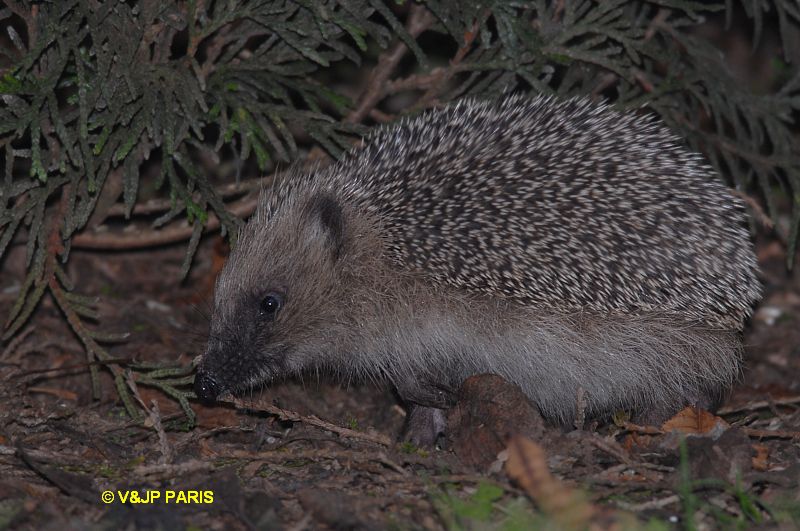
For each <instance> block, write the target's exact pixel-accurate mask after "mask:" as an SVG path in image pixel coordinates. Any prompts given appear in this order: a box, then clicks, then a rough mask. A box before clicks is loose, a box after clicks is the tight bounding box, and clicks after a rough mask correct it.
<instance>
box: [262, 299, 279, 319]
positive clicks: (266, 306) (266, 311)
mask: <svg viewBox="0 0 800 531" xmlns="http://www.w3.org/2000/svg"><path fill="white" fill-rule="evenodd" d="M282 306H283V296H281V295H280V294H279V293H269V294H267V296H266V297H264V298H263V299H261V302H260V303H259V305H258V314H259V315H260V316H261V317H265V318H267V319H274V318H275V315H276V314H277V313H278V310H280V309H281V307H282Z"/></svg>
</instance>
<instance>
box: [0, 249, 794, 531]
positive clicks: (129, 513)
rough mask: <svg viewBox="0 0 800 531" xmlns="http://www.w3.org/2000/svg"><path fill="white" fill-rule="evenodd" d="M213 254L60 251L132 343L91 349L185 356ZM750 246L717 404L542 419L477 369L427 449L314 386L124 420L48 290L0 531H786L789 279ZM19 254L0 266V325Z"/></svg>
mask: <svg viewBox="0 0 800 531" xmlns="http://www.w3.org/2000/svg"><path fill="white" fill-rule="evenodd" d="M224 247H225V246H224V244H222V243H221V240H220V239H219V237H218V236H214V235H212V236H209V237H207V238H205V239H204V241H203V243H202V244H201V248H200V251H199V252H198V254H197V257H196V258H195V264H194V266H193V268H192V270H191V274H190V277H189V278H188V279H187V280H186V281H184V282H182V283H180V284H179V283H178V282H177V279H178V277H179V270H180V266H181V263H182V260H183V248H182V247H180V246H170V247H164V248H161V249H158V250H155V251H153V250H150V251H148V252H126V253H97V252H94V253H90V252H79V251H73V253H72V256H71V258H70V261H69V266H68V271H69V274H70V275H71V277H72V279H73V281H74V282H75V284H76V286H79V287H80V289H81V290H82V292H83V293H90V294H96V295H99V302H98V304H97V310H98V314H99V316H101V317H100V319H99V321H98V322H97V323H96V324H93V325H91V326H92V327H94V328H98V329H102V330H104V331H113V332H130V333H131V335H130V337H129V338H128V340H127V341H125V342H123V343H118V344H113V345H106V346H107V348H108V351H109V353H110V354H111V355H112V356H113V358H114V363H115V364H116V365H117V366H119V367H122V368H124V369H125V370H126V371H127V374H128V375H129V378H130V380H132V381H140V382H141V380H140V378H141V374H142V373H141V371H137V370H131V368H132V367H134V366H137V364H138V366H140V367H141V364H142V363H144V362H154V363H160V364H172V365H176V366H188V365H189V364H190V363H191V360H192V359H193V358H194V357H195V356H196V355H198V354H199V353H200V352H202V350H203V345H204V340H205V334H206V330H207V323H208V321H207V314H208V305H209V301H210V300H211V297H212V293H213V280H214V277H215V274H216V272H217V271H218V269H219V267H220V264H221V263H222V261H223V259H224V255H225V250H224ZM758 249H759V259H760V261H761V264H762V268H763V276H764V281H765V286H766V293H765V297H764V300H763V302H762V304H761V305H760V306H759V309H758V311H757V313H756V314H755V317H754V318H753V320H752V324H751V326H750V328H749V329H748V330H747V333H746V344H747V353H746V367H745V369H744V372H743V375H742V378H741V381H740V382H739V383H738V384H737V385H736V386H735V387H734V389H733V390H732V392H731V395H730V396H729V398H728V399H727V401H726V402H725V403H724V404H723V406H722V408H721V409H720V410H719V411H718V412H717V414H716V415H714V414H711V413H708V412H704V411H697V410H686V411H683V412H681V413H680V414H679V415H678V416H676V417H675V418H673V419H672V421H671V423H668V424H667V425H664V426H638V425H635V424H632V423H631V422H630V421H629V420H627V419H626V418H625V417H624V416H623V415H620V416H618V417H617V418H615V419H614V421H613V422H612V421H610V420H609V421H608V422H605V423H598V422H593V421H591V420H587V421H586V422H585V423H584V424H583V425H582V426H581V428H582V429H575V430H566V429H560V428H554V427H552V426H547V425H545V424H543V423H542V421H541V419H540V418H539V417H538V413H537V411H536V410H535V408H533V407H532V406H530V405H529V404H527V401H526V400H525V398H524V397H522V396H520V394H519V392H518V391H517V390H516V389H515V388H514V387H513V386H510V385H509V384H507V383H506V382H504V381H502V380H501V379H499V378H495V377H490V376H487V377H481V378H478V379H476V380H473V381H471V385H468V386H465V388H464V390H463V391H462V394H461V398H460V400H459V404H458V406H457V407H456V408H454V410H453V411H452V412H451V415H450V418H449V430H450V438H449V439H447V440H443V441H442V444H441V445H440V448H439V449H432V450H425V449H419V448H415V447H412V446H411V445H408V444H398V443H396V442H395V441H396V440H397V437H398V434H399V433H400V431H401V429H402V426H403V422H404V419H405V410H404V409H403V407H402V405H401V403H400V402H399V401H398V400H397V397H396V396H395V394H394V393H393V392H392V390H391V389H389V388H381V387H376V386H371V385H357V384H352V385H349V386H347V387H342V386H340V385H337V384H334V383H330V382H326V381H321V380H318V379H317V378H313V379H306V380H304V381H293V382H285V383H282V384H280V385H275V386H273V387H271V388H269V389H264V390H261V391H259V392H253V394H252V395H251V396H249V397H245V400H246V403H242V402H240V403H239V404H238V406H237V405H234V404H230V403H227V404H222V405H219V406H216V407H206V406H203V405H200V404H199V403H197V402H194V401H192V402H190V404H191V408H192V410H193V411H194V413H195V414H196V425H195V426H190V425H189V422H188V421H187V418H186V416H185V414H184V413H183V412H182V410H181V407H180V405H179V404H178V402H177V401H176V400H174V399H173V398H171V397H169V396H167V395H165V394H164V393H162V392H160V391H159V390H158V389H156V388H153V387H150V386H146V385H141V384H140V385H137V386H136V389H137V393H136V394H135V395H134V397H135V400H136V402H137V404H136V408H137V410H138V411H145V408H146V410H147V411H148V413H147V415H146V417H145V418H144V419H143V420H140V421H134V420H132V419H131V418H130V416H129V415H128V414H127V413H126V409H125V407H124V406H123V404H122V403H121V402H120V400H119V394H118V390H117V388H116V387H115V385H114V381H113V379H112V378H111V376H110V371H109V370H107V368H106V367H105V366H103V365H100V366H98V365H95V366H94V367H95V368H96V369H98V370H97V372H98V374H99V383H100V389H99V391H100V393H99V396H97V397H93V392H92V384H91V378H90V366H89V365H87V363H86V354H85V352H84V349H83V346H82V344H81V342H80V340H79V339H78V338H77V337H76V335H75V334H74V333H73V332H72V331H71V330H70V328H69V326H68V324H67V323H66V321H65V319H64V318H63V316H62V314H61V313H60V312H59V310H58V308H57V307H56V306H55V304H54V302H53V301H52V300H51V299H49V298H47V297H45V299H43V301H42V304H41V305H40V307H39V309H38V310H37V312H36V313H35V314H34V316H33V318H32V319H31V320H30V321H29V323H28V325H27V327H26V328H25V329H23V331H22V332H21V333H20V334H18V335H17V336H16V338H15V339H14V340H12V341H10V342H6V343H5V344H3V345H2V347H0V382H2V383H0V529H4V528H14V529H59V530H63V529H94V528H97V529H112V528H118V529H184V528H204V529H297V530H299V529H528V528H534V527H535V528H553V529H584V528H594V529H629V528H637V527H639V526H642V527H644V526H645V525H649V526H651V527H653V528H656V529H658V528H670V527H674V526H677V527H684V528H697V529H715V528H731V527H738V528H748V529H749V528H770V529H775V528H782V529H793V528H796V527H797V526H799V525H800V494H798V493H799V492H800V489H798V481H799V480H800V353H798V345H800V282H798V274H797V273H796V272H795V273H794V274H789V273H787V271H786V268H785V255H784V251H783V249H782V247H781V246H780V245H779V244H777V243H775V242H772V241H762V242H759V245H758ZM24 252H25V250H24V246H19V247H15V248H13V249H12V251H11V252H10V253H9V255H8V256H7V257H6V259H5V262H4V263H3V264H2V269H0V271H2V275H0V315H7V313H8V311H9V309H10V307H11V304H12V303H13V300H14V296H15V290H18V289H19V286H20V282H21V279H22V278H23V274H22V271H23V270H24V261H25V256H24ZM181 389H183V390H187V391H188V390H189V389H190V388H189V387H188V386H186V387H181ZM487 390H489V391H488V392H487ZM487 396H488V397H495V398H494V399H492V400H488V399H487V398H486V397H487ZM481 397H483V398H481ZM107 492H110V493H111V495H112V496H113V500H111V501H110V503H106V501H107V500H106V499H105V496H107V494H106V493H107ZM156 496H158V497H156ZM121 498H123V499H124V501H123V499H121ZM136 500H138V501H139V502H140V503H135V501H136ZM147 502H149V503H147Z"/></svg>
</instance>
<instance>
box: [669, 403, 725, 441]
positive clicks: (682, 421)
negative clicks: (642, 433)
mask: <svg viewBox="0 0 800 531" xmlns="http://www.w3.org/2000/svg"><path fill="white" fill-rule="evenodd" d="M728 428H730V424H728V423H727V422H725V421H724V420H723V419H722V418H720V417H717V416H716V415H713V414H711V413H709V412H708V411H706V410H705V409H697V408H695V407H692V406H689V407H686V408H684V409H682V410H681V411H679V412H678V413H677V414H676V415H675V416H674V417H672V418H671V419H669V420H668V421H666V422H665V423H664V424H662V425H661V430H662V431H665V432H669V431H677V432H680V433H688V434H692V435H710V434H720V433H722V432H724V431H725V430H727V429H728Z"/></svg>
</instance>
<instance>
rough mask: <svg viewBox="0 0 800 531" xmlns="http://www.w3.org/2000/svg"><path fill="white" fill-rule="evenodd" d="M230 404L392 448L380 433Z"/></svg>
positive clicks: (273, 408)
mask: <svg viewBox="0 0 800 531" xmlns="http://www.w3.org/2000/svg"><path fill="white" fill-rule="evenodd" d="M231 403H232V404H233V405H235V406H236V407H237V408H239V409H254V410H256V411H264V412H266V413H269V414H271V415H276V416H277V417H279V418H280V419H281V420H289V421H292V422H303V423H305V424H310V425H311V426H316V427H318V428H322V429H324V430H328V431H331V432H333V433H336V434H338V435H340V436H342V437H350V438H351V439H361V440H364V441H369V442H373V443H376V444H380V445H383V446H392V440H391V439H390V438H389V437H387V436H386V435H383V434H380V433H366V432H362V431H356V430H351V429H350V428H343V427H341V426H337V425H336V424H332V423H330V422H327V421H324V420H322V419H320V418H318V417H315V416H314V415H308V416H306V415H301V414H300V413H297V412H295V411H290V410H288V409H283V408H279V407H277V406H274V405H272V404H264V403H261V402H250V401H246V400H242V399H240V398H234V399H233V401H232V402H231Z"/></svg>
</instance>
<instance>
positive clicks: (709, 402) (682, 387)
mask: <svg viewBox="0 0 800 531" xmlns="http://www.w3.org/2000/svg"><path fill="white" fill-rule="evenodd" d="M759 296H760V283H759V280H758V269H757V263H756V258H755V255H754V251H753V247H752V243H751V242H750V238H749V230H748V228H747V226H746V219H745V208H744V205H743V204H742V202H741V200H739V199H738V198H737V197H735V196H734V195H733V194H732V193H730V192H729V190H728V188H727V187H726V186H725V185H724V184H723V183H722V182H721V180H720V179H719V177H718V175H717V174H716V173H715V172H714V170H713V169H712V168H711V167H710V166H708V165H707V164H706V163H704V161H703V159H702V157H701V156H700V155H699V154H697V153H694V152H692V151H690V150H689V149H687V148H686V147H685V146H684V145H683V143H682V142H681V140H680V139H679V138H678V137H676V136H674V135H673V134H672V133H671V132H670V131H669V130H668V129H667V128H666V127H665V126H664V125H662V124H661V123H660V122H658V121H657V120H656V119H654V118H651V117H648V116H642V115H640V114H635V113H626V112H621V111H617V110H614V109H613V108H612V107H610V106H609V105H607V104H603V103H594V102H591V101H589V100H586V99H580V98H576V99H560V98H555V97H545V96H538V97H530V96H525V95H511V96H505V97H503V98H500V99H496V100H479V99H463V100H460V101H458V102H457V103H455V104H451V105H449V106H445V107H443V108H440V109H437V110H432V111H428V112H426V113H424V114H421V115H419V116H417V117H413V118H405V119H402V120H400V121H399V123H396V124H395V125H393V126H389V127H385V128H380V129H378V130H377V131H375V132H373V133H372V134H370V135H369V136H368V137H367V138H366V139H365V140H364V141H363V142H362V143H361V144H360V145H359V146H358V147H356V148H354V149H353V150H351V151H350V152H348V153H347V154H345V155H344V156H343V158H341V159H340V160H339V161H338V162H336V163H334V164H332V165H329V166H327V167H325V168H315V169H312V170H310V171H303V170H301V169H299V168H294V169H290V170H288V171H287V172H286V173H285V174H283V176H282V177H281V178H280V179H278V181H277V182H276V183H275V184H274V185H273V186H271V187H269V188H267V189H265V190H263V191H262V195H261V197H260V199H259V205H258V208H257V210H256V212H255V214H254V215H253V216H252V217H251V219H250V220H249V222H248V223H247V224H246V225H245V226H244V227H243V229H242V230H241V233H240V235H239V238H238V242H237V244H236V245H235V247H234V248H233V250H232V252H231V254H230V256H229V258H228V261H227V262H226V264H225V266H224V268H223V269H222V271H221V273H220V275H219V277H218V279H217V283H216V289H215V296H214V304H213V311H212V316H211V324H210V334H209V340H208V345H207V349H206V351H205V353H204V354H202V355H201V357H200V358H199V362H198V372H197V376H196V379H195V390H196V394H197V395H198V397H199V398H201V399H203V400H205V401H214V400H215V399H218V398H220V397H222V396H223V395H228V394H229V393H231V394H237V393H241V392H243V391H246V390H248V389H253V388H254V387H258V386H264V385H269V384H270V383H272V382H275V381H279V380H281V379H285V378H287V377H293V376H298V375H299V376H302V375H304V374H308V373H312V374H314V373H317V374H320V373H326V374H330V375H332V376H333V377H334V378H339V379H341V380H343V381H351V380H354V379H360V380H377V381H388V382H389V383H390V384H391V385H392V386H393V387H394V389H396V391H397V394H398V395H399V397H400V398H401V400H402V401H403V402H404V403H405V404H406V405H407V406H408V417H407V423H406V432H405V438H406V439H407V440H409V441H412V442H414V443H415V444H418V445H422V446H426V445H427V446H430V445H431V444H433V442H434V441H436V439H437V437H439V436H441V435H442V434H443V433H444V430H445V424H446V416H445V412H446V410H447V408H448V407H451V406H452V405H453V403H454V397H455V396H456V393H457V390H458V388H459V386H460V384H461V383H462V382H463V381H464V380H465V379H466V378H468V377H469V376H471V375H476V374H481V373H492V374H496V375H499V376H501V377H503V378H505V379H506V380H508V381H509V382H512V383H513V384H516V385H517V386H519V387H520V388H521V389H522V391H523V392H524V393H525V394H526V395H527V396H528V397H529V398H530V400H531V401H532V402H533V403H534V404H535V405H536V406H537V408H538V409H539V410H540V411H541V413H542V415H543V416H544V417H545V418H546V419H549V420H550V421H552V422H553V423H555V424H561V425H565V426H568V425H569V424H570V423H572V422H573V421H574V419H575V417H576V412H577V411H578V409H579V408H580V409H582V412H581V414H582V415H588V416H591V417H594V418H598V419H602V418H603V417H605V416H608V415H610V414H612V413H614V412H618V411H629V412H631V413H632V414H633V415H635V417H634V418H636V419H640V420H641V421H647V422H656V421H659V420H663V419H666V418H668V417H669V416H671V415H672V414H674V413H675V412H677V411H679V410H680V409H681V408H683V407H685V406H686V405H696V406H698V407H704V408H707V409H712V408H713V407H714V406H715V405H716V404H718V403H719V401H720V399H721V398H722V397H723V396H724V393H725V391H726V390H727V389H728V388H729V387H730V385H731V384H732V383H733V381H734V380H735V379H736V378H737V376H738V373H739V371H740V364H741V357H742V338H741V336H742V329H743V327H744V324H745V322H746V320H747V319H748V317H749V315H750V313H751V311H752V306H753V304H754V303H755V302H756V301H757V300H758V299H759ZM579 395H580V396H581V397H582V398H581V402H582V404H580V406H577V405H576V404H577V398H576V397H578V396H579Z"/></svg>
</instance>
